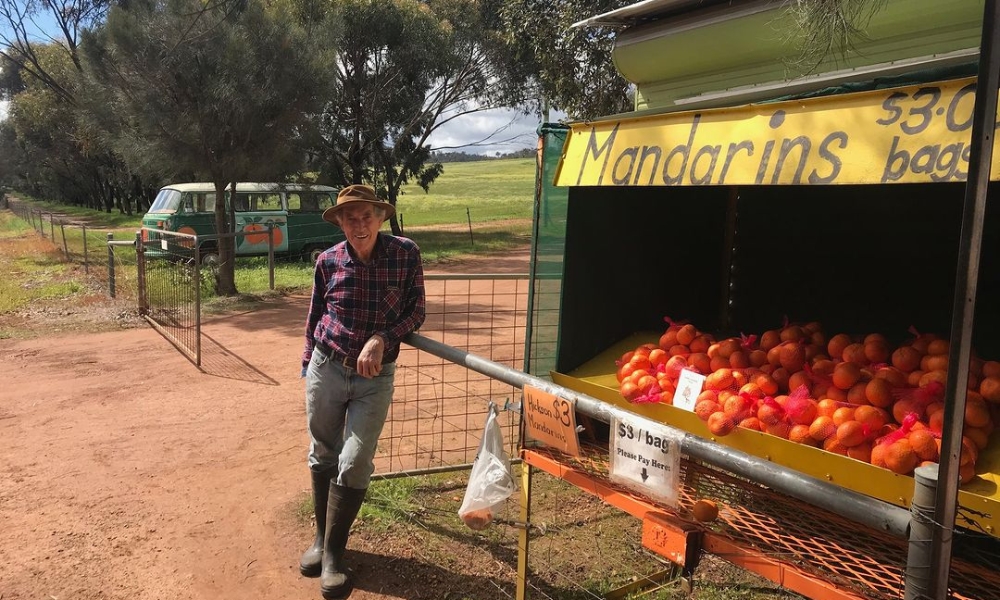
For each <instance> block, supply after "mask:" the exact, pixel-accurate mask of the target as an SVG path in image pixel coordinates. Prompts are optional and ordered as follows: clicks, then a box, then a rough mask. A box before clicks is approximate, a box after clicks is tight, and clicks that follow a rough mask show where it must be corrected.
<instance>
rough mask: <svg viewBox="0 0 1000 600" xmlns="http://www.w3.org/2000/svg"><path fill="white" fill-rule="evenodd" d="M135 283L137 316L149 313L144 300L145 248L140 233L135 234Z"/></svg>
mask: <svg viewBox="0 0 1000 600" xmlns="http://www.w3.org/2000/svg"><path fill="white" fill-rule="evenodd" d="M135 282H136V285H137V286H138V287H139V314H140V315H144V314H146V313H147V312H149V303H148V302H147V300H146V246H145V245H144V244H143V243H142V232H141V231H136V232H135Z"/></svg>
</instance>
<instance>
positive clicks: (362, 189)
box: [323, 185, 396, 226]
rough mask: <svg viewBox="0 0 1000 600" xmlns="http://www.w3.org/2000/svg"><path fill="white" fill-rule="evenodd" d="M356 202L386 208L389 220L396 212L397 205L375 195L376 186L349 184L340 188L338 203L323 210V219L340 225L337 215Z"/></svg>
mask: <svg viewBox="0 0 1000 600" xmlns="http://www.w3.org/2000/svg"><path fill="white" fill-rule="evenodd" d="M356 202H364V203H366V204H371V205H372V206H379V207H382V208H383V209H384V210H385V218H386V220H388V219H389V218H390V217H392V215H394V214H396V207H395V206H393V205H391V204H389V203H388V202H387V201H385V200H382V199H380V198H379V197H378V196H376V195H375V188H373V187H372V186H370V185H349V186H347V187H345V188H344V189H342V190H340V193H338V194H337V204H336V205H334V206H331V207H330V208H328V209H326V210H325V211H323V220H324V221H326V222H328V223H332V224H334V225H337V226H339V225H340V224H339V223H337V215H338V214H340V211H341V210H343V209H344V207H345V206H350V205H352V204H354V203H356Z"/></svg>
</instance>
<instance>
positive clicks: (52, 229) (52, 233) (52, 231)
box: [43, 213, 56, 244]
mask: <svg viewBox="0 0 1000 600" xmlns="http://www.w3.org/2000/svg"><path fill="white" fill-rule="evenodd" d="M43 235H44V234H43ZM49 239H51V240H52V243H53V244H54V243H55V242H56V216H55V215H54V214H52V213H49Z"/></svg>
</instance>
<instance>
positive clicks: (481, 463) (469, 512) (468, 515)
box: [458, 402, 516, 530]
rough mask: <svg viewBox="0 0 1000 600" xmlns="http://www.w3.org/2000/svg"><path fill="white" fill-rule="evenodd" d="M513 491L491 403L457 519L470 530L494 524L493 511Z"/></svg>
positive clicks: (494, 410) (511, 478)
mask: <svg viewBox="0 0 1000 600" xmlns="http://www.w3.org/2000/svg"><path fill="white" fill-rule="evenodd" d="M515 489H516V486H515V485H514V476H513V475H512V474H511V470H510V457H509V456H508V455H507V451H506V450H505V449H504V445H503V434H502V432H501V431H500V423H498V422H497V407H496V405H494V404H493V403H492V402H491V403H490V407H489V414H488V415H487V417H486V427H485V428H484V429H483V438H482V440H481V441H480V442H479V451H478V452H477V453H476V461H475V462H474V463H473V464H472V472H471V473H469V485H468V486H467V487H466V488H465V499H464V500H463V501H462V506H461V508H459V509H458V516H459V517H461V519H462V521H463V522H464V523H465V524H466V525H468V526H469V528H470V529H475V530H479V529H483V528H485V527H486V526H487V525H489V524H490V523H491V522H493V517H494V515H495V514H496V511H497V510H498V509H499V508H500V505H501V504H502V503H503V502H504V501H505V500H507V498H510V495H511V494H513V493H514V490H515Z"/></svg>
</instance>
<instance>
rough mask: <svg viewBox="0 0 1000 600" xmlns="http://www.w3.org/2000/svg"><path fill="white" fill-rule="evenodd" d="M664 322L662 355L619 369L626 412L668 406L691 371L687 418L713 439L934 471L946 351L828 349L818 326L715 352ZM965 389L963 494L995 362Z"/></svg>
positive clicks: (692, 333)
mask: <svg viewBox="0 0 1000 600" xmlns="http://www.w3.org/2000/svg"><path fill="white" fill-rule="evenodd" d="M667 322H668V324H669V326H668V328H667V330H666V332H665V333H664V334H663V335H662V336H661V337H660V339H659V343H658V344H645V345H643V346H640V347H638V348H636V349H634V350H632V351H629V352H626V353H625V354H624V355H623V356H622V357H621V359H620V360H619V361H618V372H617V376H618V382H619V385H620V390H621V394H622V396H623V397H624V398H625V399H626V400H628V401H630V402H636V403H639V402H660V403H666V404H671V403H672V402H673V395H674V392H675V390H676V386H677V380H678V378H679V377H680V374H681V372H682V371H683V370H684V369H690V370H694V371H696V372H698V373H701V374H703V375H705V376H706V377H705V383H704V387H703V390H702V392H701V394H700V395H699V396H698V398H697V401H696V402H695V405H694V412H695V413H696V414H697V415H698V417H699V418H701V419H702V420H703V421H705V423H706V425H707V427H708V430H709V431H710V432H711V434H712V435H715V436H724V435H728V434H730V433H732V432H733V431H734V430H735V429H736V428H737V427H742V428H745V429H752V430H756V431H762V432H765V433H769V434H771V435H775V436H778V437H781V438H784V439H788V440H791V441H793V442H797V443H800V444H806V445H810V446H816V447H820V448H822V449H824V450H826V451H828V452H834V453H837V454H842V455H844V456H849V457H851V458H855V459H857V460H861V461H865V462H870V463H871V464H873V465H876V466H879V467H883V468H886V469H889V470H891V471H893V472H895V473H899V474H903V475H908V474H911V473H912V472H913V470H914V469H915V468H916V467H918V466H920V465H921V464H925V463H928V462H937V461H938V459H939V454H940V447H941V431H942V428H943V419H944V389H945V381H946V375H947V370H948V352H949V342H948V340H946V339H942V338H940V337H938V336H935V335H931V334H920V333H918V332H915V331H913V332H912V338H911V339H910V340H909V341H907V342H904V343H902V344H899V345H894V344H890V342H889V341H888V340H887V339H886V337H885V336H884V335H881V334H878V333H873V334H869V335H866V336H851V335H847V334H844V333H840V334H837V335H834V336H832V337H830V338H827V337H826V336H825V334H824V332H823V329H822V327H821V326H820V324H819V323H808V324H804V325H796V324H787V325H784V326H783V327H781V328H778V329H774V330H770V331H766V332H764V333H763V334H762V335H761V336H760V337H759V339H758V338H757V337H756V336H742V337H740V338H727V339H723V340H718V341H717V340H715V339H713V337H712V336H711V335H709V334H706V333H704V332H702V331H699V330H698V329H697V328H696V327H694V326H693V325H691V324H684V323H676V322H673V321H671V320H669V319H667ZM968 380H969V381H968V393H967V396H966V410H965V424H964V431H963V434H964V435H963V438H962V452H961V459H960V464H961V467H960V478H961V481H962V482H963V483H964V482H966V481H969V480H970V479H972V478H973V477H974V476H975V463H976V459H977V457H978V455H979V452H980V451H981V450H982V449H984V448H985V447H986V445H987V443H988V441H989V437H990V435H991V434H992V432H993V430H994V427H995V423H996V422H997V419H998V418H1000V362H997V361H987V360H982V359H980V358H978V357H973V359H972V361H971V363H970V368H969V375H968Z"/></svg>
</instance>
